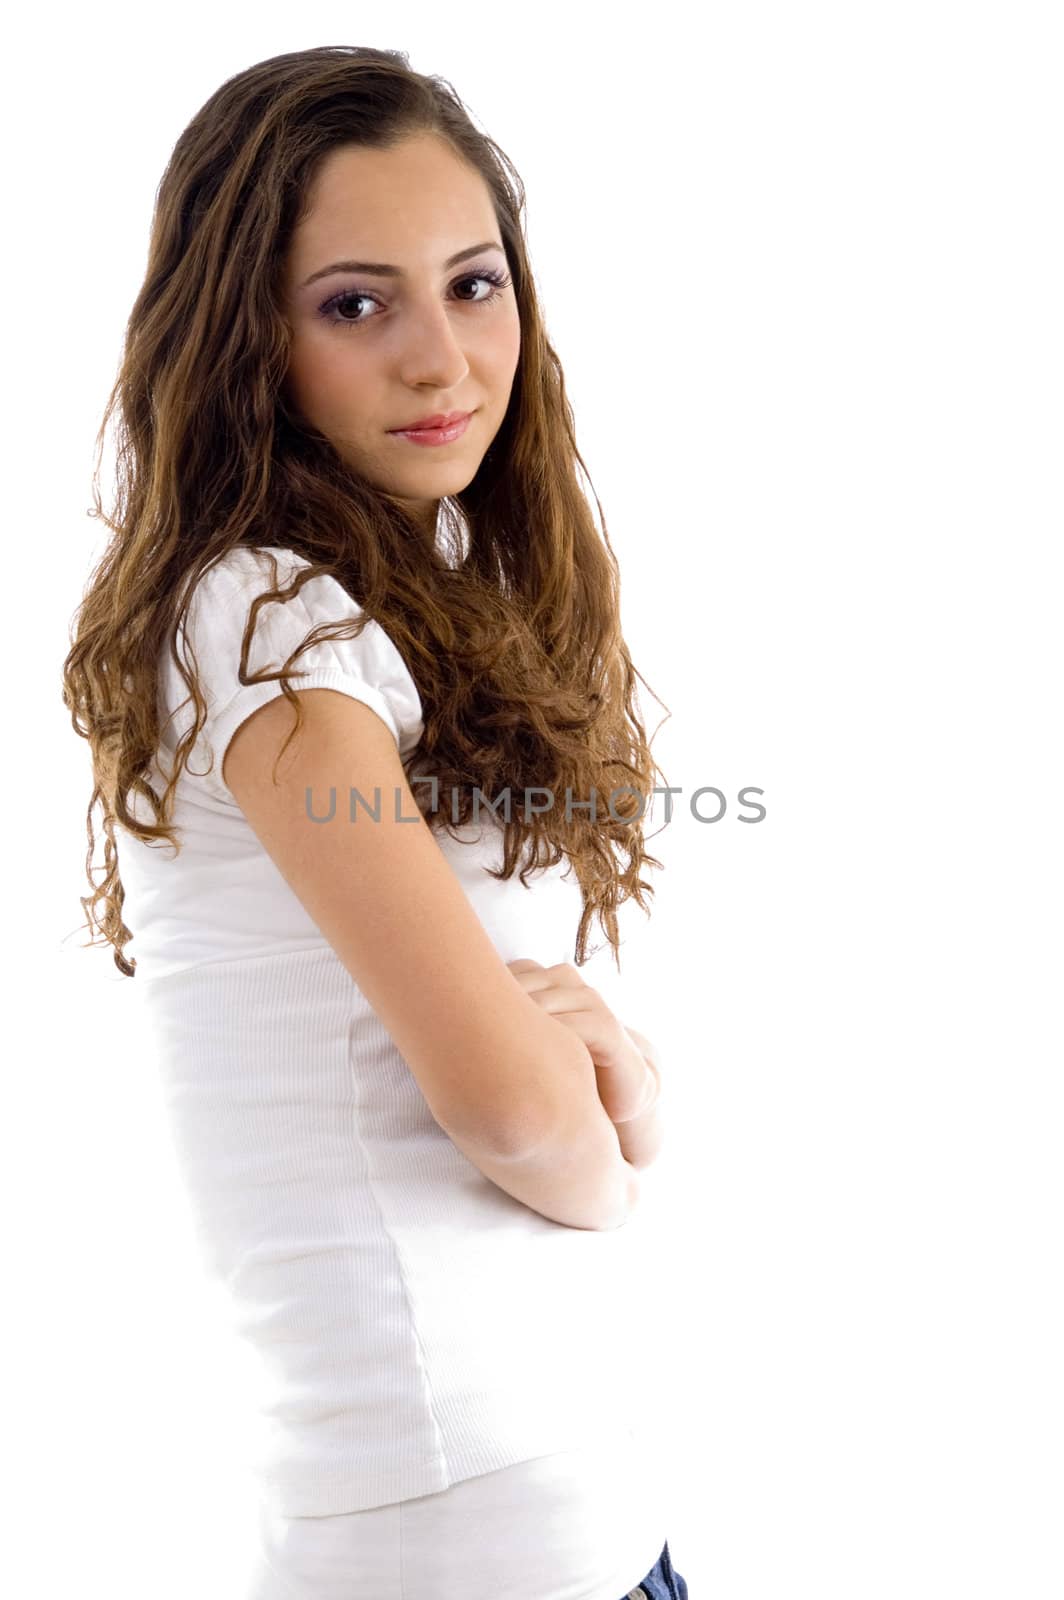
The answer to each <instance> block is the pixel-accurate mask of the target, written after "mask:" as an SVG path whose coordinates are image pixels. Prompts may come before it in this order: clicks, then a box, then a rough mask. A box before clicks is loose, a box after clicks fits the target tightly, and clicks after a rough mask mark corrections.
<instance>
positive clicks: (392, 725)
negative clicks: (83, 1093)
mask: <svg viewBox="0 0 1064 1600" xmlns="http://www.w3.org/2000/svg"><path fill="white" fill-rule="evenodd" d="M271 557H273V558H275V559H276V561H277V579H276V582H275V581H274V578H273V565H272V561H271V559H270V558H271ZM310 565H311V563H310V562H308V561H306V560H305V559H304V558H303V557H302V556H298V555H297V554H296V553H295V552H294V551H292V550H287V549H284V548H282V547H280V546H273V545H271V546H264V547H261V548H259V549H252V548H250V547H246V546H240V547H237V548H236V549H233V550H230V551H227V553H226V554H225V555H224V556H222V557H221V558H220V559H219V560H217V561H215V562H214V563H212V565H211V566H210V567H209V568H208V569H207V571H206V572H205V573H204V574H203V575H202V577H201V578H200V579H199V580H198V582H197V584H196V586H195V588H194V589H193V592H192V597H191V599H190V601H189V606H188V611H187V613H186V619H185V625H184V628H183V629H182V630H181V633H182V635H183V640H179V643H178V652H179V654H180V655H181V657H182V659H183V660H184V661H185V662H186V669H187V668H188V667H189V666H190V665H191V662H190V658H189V654H188V649H187V644H186V643H185V642H184V641H187V642H188V643H190V644H191V646H192V650H193V651H194V652H195V667H196V673H197V679H198V682H199V685H200V692H201V694H202V695H203V698H204V701H205V703H206V707H207V712H206V722H205V723H204V726H203V727H202V729H201V730H200V734H199V738H198V740H197V742H196V744H195V746H194V748H193V751H192V753H191V756H190V759H189V766H190V768H191V769H192V770H191V773H190V774H189V776H190V778H191V781H192V782H194V783H197V784H201V785H203V786H204V787H205V788H206V790H207V792H208V793H209V794H211V795H212V796H213V797H214V798H215V799H216V800H218V801H221V802H222V803H223V804H228V805H235V804H236V801H235V799H234V797H233V795H232V793H231V792H230V790H229V788H228V786H227V785H226V783H225V781H224V779H223V777H222V762H223V759H224V756H225V752H226V749H227V748H228V745H229V741H230V740H231V739H232V737H233V735H234V733H235V732H236V730H237V728H239V726H240V724H241V723H242V722H244V721H246V719H247V718H248V717H249V716H250V715H251V713H252V712H253V711H257V710H258V708H259V707H260V706H263V705H265V704H266V702H267V701H269V700H273V699H275V698H276V697H277V696H278V695H280V694H282V693H283V690H282V688H281V684H280V681H279V680H277V679H273V680H271V681H270V682H267V683H249V684H243V683H241V682H240V677H239V667H240V649H241V644H242V641H243V637H244V629H245V627H246V626H247V620H248V613H249V611H250V609H251V605H252V602H253V601H254V600H255V599H256V598H257V596H258V595H260V594H262V593H264V592H265V591H267V590H269V589H273V588H286V587H287V585H288V583H289V582H290V581H291V579H292V578H293V577H294V575H295V572H296V570H297V569H298V568H300V567H307V566H310ZM362 615H363V611H362V607H361V606H360V605H359V604H358V602H357V601H355V600H354V599H352V597H351V596H350V595H349V594H348V593H347V590H346V589H344V587H343V585H342V584H340V583H338V582H337V581H336V579H335V578H333V577H331V576H329V575H328V574H327V573H322V574H319V576H318V577H316V578H311V579H310V580H309V582H307V583H305V584H304V585H303V588H302V589H301V590H300V591H299V593H298V595H295V596H293V598H291V599H289V600H285V601H278V600H274V601H270V602H269V603H268V604H266V605H264V606H263V607H262V608H261V609H260V611H259V614H258V616H257V618H256V621H255V632H254V635H253V637H252V641H251V645H250V647H249V650H248V668H247V670H248V673H249V675H251V674H254V673H257V672H262V671H271V672H273V671H279V670H280V669H281V667H282V666H283V665H284V663H285V661H286V660H287V659H288V657H289V656H290V655H291V654H292V651H293V650H295V649H296V648H297V647H298V646H299V645H301V644H302V642H303V640H304V639H306V638H307V636H308V634H310V633H311V632H312V631H313V630H314V629H315V628H317V627H318V626H319V625H320V624H322V623H336V622H340V621H344V622H346V621H348V620H349V619H351V618H354V617H360V616H362ZM290 682H291V685H292V688H293V689H338V690H339V691H340V692H341V693H342V694H347V695H350V696H351V698H352V699H353V700H361V701H362V702H363V704H364V705H367V706H369V707H370V708H371V709H372V710H373V711H375V712H376V713H377V715H378V716H379V717H380V719H381V721H382V722H383V723H384V724H385V726H386V727H387V728H388V729H389V731H390V732H391V734H392V737H393V738H394V739H395V741H396V744H397V746H398V749H399V753H400V755H402V756H404V757H405V756H406V755H407V754H408V753H409V752H410V751H411V750H412V749H413V748H414V746H415V745H416V744H417V742H418V740H419V739H420V737H421V735H422V733H423V731H424V723H423V721H422V715H421V699H420V696H419V695H418V691H417V688H416V686H415V684H414V681H413V679H412V678H411V676H410V673H409V672H408V671H407V668H406V664H405V662H404V661H403V659H402V657H401V655H400V654H399V651H398V650H397V649H396V646H395V644H394V643H393V642H392V640H391V638H390V637H389V635H388V634H387V633H386V632H385V630H384V629H383V628H382V627H381V625H380V623H378V622H377V621H375V620H374V619H372V618H371V619H370V620H369V621H368V622H367V623H366V624H365V626H364V627H363V629H362V631H361V633H360V634H359V635H358V636H357V638H353V639H326V640H323V641H322V642H320V643H318V644H315V645H312V646H311V648H310V649H308V650H305V651H303V653H302V655H300V656H297V658H296V660H295V661H294V662H293V663H292V666H291V668H290ZM160 697H161V711H162V716H163V722H164V734H163V743H164V744H165V745H166V746H167V747H168V748H169V749H170V750H171V751H173V750H174V749H175V748H176V745H177V742H178V740H179V739H180V738H181V737H183V735H184V734H185V733H186V732H187V731H188V729H189V728H190V727H191V726H192V724H193V722H194V720H195V716H194V707H193V704H192V701H191V698H190V696H189V691H188V689H187V688H186V686H185V683H184V680H183V679H182V677H181V674H180V672H179V671H178V669H177V667H176V666H175V664H174V662H173V660H172V658H171V654H170V649H169V645H167V647H166V649H164V650H163V652H162V657H161V668H160ZM208 769H209V770H208ZM183 776H184V774H183Z"/></svg>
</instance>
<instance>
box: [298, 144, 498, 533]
mask: <svg viewBox="0 0 1064 1600" xmlns="http://www.w3.org/2000/svg"><path fill="white" fill-rule="evenodd" d="M309 198H310V201H311V207H310V211H309V213H308V215H307V216H306V217H305V218H304V220H303V221H302V222H301V223H300V224H299V225H298V227H297V228H296V231H295V233H294V235H293V238H292V241H291V246H290V249H289V252H288V256H287V260H286V297H287V306H288V316H289V322H290V325H291V329H292V344H291V359H290V363H289V368H288V372H287V374H286V378H285V389H286V393H287V395H288V397H289V399H290V401H291V402H292V403H293V404H294V406H295V408H296V410H297V411H298V412H299V413H300V414H301V415H302V417H303V418H304V419H305V421H307V422H309V423H310V424H311V425H313V426H314V427H316V428H318V429H320V431H321V432H322V433H324V434H325V435H326V437H327V438H328V439H329V440H330V441H331V442H332V444H333V445H334V446H335V448H336V450H337V451H338V453H339V454H340V455H342V456H343V458H344V459H345V460H346V461H347V462H349V463H350V464H351V465H352V466H354V467H356V468H357V469H358V470H359V471H360V472H361V473H362V474H363V476H364V477H366V478H367V479H369V480H370V481H371V482H372V483H374V484H375V485H376V486H377V487H379V488H381V489H384V490H386V491H387V492H388V493H390V494H392V495H395V496H396V497H397V498H399V499H400V500H402V501H403V502H404V503H406V504H408V505H409V507H410V509H411V510H412V511H413V512H414V514H415V515H416V516H417V517H418V518H419V520H422V521H423V523H424V526H425V528H426V530H427V531H428V532H429V533H430V534H431V533H433V532H434V530H435V526H436V511H437V505H438V501H439V499H440V497H441V496H443V495H453V494H456V493H458V492H459V491H460V490H462V489H464V488H465V487H466V485H467V484H468V483H469V482H470V481H471V480H472V478H473V477H474V476H475V474H476V471H477V468H478V467H479V466H480V463H481V461H482V460H483V457H484V453H485V451H486V450H487V448H488V446H489V445H490V444H491V441H492V439H493V438H494V437H495V435H496V433H497V432H498V429H499V426H500V424H501V422H502V419H503V417H504V415H505V413H506V407H507V405H508V403H509V399H510V391H511V388H512V386H513V380H514V374H515V372H516V371H517V362H518V355H519V352H520V339H521V325H520V320H519V317H518V311H517V300H516V297H515V295H514V290H513V287H512V285H511V284H510V272H509V266H508V263H507V259H506V255H505V252H504V250H503V246H502V240H501V238H500V235H499V228H498V224H497V222H496V220H495V211H494V208H493V206H492V202H491V195H490V192H489V190H488V188H487V185H486V184H485V183H484V180H483V179H482V178H481V176H480V174H479V173H478V172H476V171H475V170H474V169H473V168H471V167H469V166H467V165H466V164H465V162H463V161H461V160H460V159H459V158H458V157H457V156H456V155H455V154H454V152H453V151H452V150H451V148H450V147H449V146H448V145H447V144H446V143H445V142H444V141H443V140H442V139H440V138H439V137H437V136H435V135H431V134H419V135H417V136H411V137H409V138H407V139H405V140H404V141H403V142H402V143H401V144H399V145H396V146H395V147H393V148H392V149H390V150H370V149H365V148H362V147H360V146H354V145H344V146H342V147H339V148H337V149H335V150H333V151H331V152H330V154H329V155H328V156H327V157H326V158H325V160H324V161H323V163H322V165H321V167H320V168H319V169H318V173H317V176H316V179H315V181H314V183H313V185H312V187H311V193H310V197H309ZM474 246H475V247H476V248H473V247H474ZM460 253H461V254H462V255H463V256H465V259H463V260H462V261H457V262H456V261H451V264H450V265H448V261H449V259H450V258H452V257H455V256H457V255H459V254H460ZM338 263H339V265H338ZM360 263H361V265H359V264H360ZM366 263H371V264H374V265H373V266H370V267H369V268H367V266H366ZM374 267H375V270H374ZM386 269H387V270H386ZM484 273H491V274H496V275H498V277H499V278H500V279H501V280H502V282H501V283H500V284H499V285H496V284H494V283H491V282H488V281H485V279H484V277H483V276H482V274H484ZM308 280H313V281H308ZM451 411H463V412H465V411H470V412H472V413H473V415H472V416H471V417H470V419H469V423H468V425H467V427H466V430H465V432H464V433H463V434H462V435H461V436H460V437H459V438H458V439H455V440H453V441H452V442H451V443H445V444H433V445H419V444H415V443H413V442H411V441H410V440H408V439H404V438H402V437H401V436H399V435H398V434H396V433H395V432H393V431H392V430H394V429H396V428H402V427H409V426H410V425H411V424H412V423H414V422H417V421H419V420H420V419H421V418H423V417H428V416H433V415H435V414H436V413H439V412H451Z"/></svg>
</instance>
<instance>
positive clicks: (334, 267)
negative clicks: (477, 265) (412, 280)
mask: <svg viewBox="0 0 1064 1600" xmlns="http://www.w3.org/2000/svg"><path fill="white" fill-rule="evenodd" d="M502 248H503V247H502V245H501V244H500V243H499V242H498V240H497V239H486V240H485V241H484V243H483V244H471V245H470V246H469V249H468V250H459V251H458V253H457V255H453V256H448V257H447V260H446V261H445V262H444V263H443V268H444V271H445V272H446V270H447V268H448V267H456V266H457V265H458V263H459V262H460V261H468V260H469V257H470V256H478V255H479V254H480V252H481V251H482V250H502ZM503 254H504V255H505V251H503ZM330 272H369V273H372V274H373V276H374V277H377V278H401V277H402V276H403V269H402V268H401V267H393V266H390V265H389V264H388V262H387V261H332V262H330V263H329V265H328V266H327V267H319V268H318V270H317V272H312V273H311V275H310V277H309V278H304V280H303V282H302V283H301V284H300V285H299V287H300V288H301V289H305V288H306V287H307V285H308V284H311V283H315V282H317V280H318V279H319V278H327V277H328V276H329V274H330Z"/></svg>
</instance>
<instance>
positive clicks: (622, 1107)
mask: <svg viewBox="0 0 1064 1600" xmlns="http://www.w3.org/2000/svg"><path fill="white" fill-rule="evenodd" d="M506 965H507V967H508V969H509V970H510V972H512V973H513V975H514V977H515V978H516V979H517V981H518V983H519V984H520V985H521V987H522V989H524V991H525V993H526V994H527V995H529V996H530V997H531V998H532V999H533V1000H534V1001H535V1002H536V1004H537V1005H538V1006H541V1007H542V1009H543V1010H544V1011H547V1012H549V1013H550V1015H551V1016H553V1017H556V1018H557V1020H558V1021H559V1022H561V1023H563V1024H564V1025H565V1027H567V1028H569V1029H570V1030H571V1031H572V1032H573V1033H575V1034H576V1035H577V1037H578V1038H580V1039H582V1040H583V1042H584V1044H585V1045H586V1047H587V1050H588V1054H589V1055H590V1057H591V1060H592V1063H593V1064H594V1068H595V1079H596V1083H597V1086H598V1092H599V1099H600V1100H601V1101H602V1105H603V1108H604V1110H605V1112H606V1115H607V1116H608V1117H609V1119H610V1121H611V1122H614V1123H618V1122H628V1121H631V1119H632V1118H633V1117H636V1116H638V1115H639V1113H640V1112H641V1111H642V1110H643V1107H644V1106H645V1104H646V1103H647V1100H648V1098H649V1097H650V1094H651V1092H652V1091H651V1082H650V1081H651V1080H654V1083H655V1086H656V1083H657V1082H658V1081H659V1080H658V1074H657V1072H656V1069H655V1068H654V1067H653V1066H652V1065H651V1063H650V1062H649V1061H648V1060H647V1058H646V1057H645V1056H644V1055H643V1053H642V1051H641V1049H640V1048H639V1045H638V1044H637V1043H636V1042H635V1041H634V1040H633V1038H632V1037H631V1036H630V1035H629V1033H628V1031H627V1030H626V1028H625V1027H624V1024H623V1023H622V1022H620V1020H619V1019H618V1018H617V1017H616V1016H615V1015H614V1013H613V1012H612V1011H611V1010H610V1008H609V1006H608V1005H607V1004H606V1002H605V1000H603V998H602V996H601V995H600V994H599V992H598V990H597V989H593V988H592V987H591V985H590V984H589V983H586V982H585V981H584V979H583V978H582V977H581V976H580V974H579V972H578V971H577V970H576V968H575V967H573V966H570V965H569V963H568V962H559V963H558V964H557V965H556V966H553V967H544V966H542V965H541V964H540V963H539V962H538V961H531V960H528V959H525V958H522V959H520V960H517V961H508V962H507V963H506ZM654 1092H656V1087H655V1090H654Z"/></svg>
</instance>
